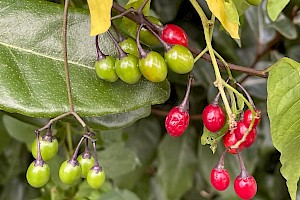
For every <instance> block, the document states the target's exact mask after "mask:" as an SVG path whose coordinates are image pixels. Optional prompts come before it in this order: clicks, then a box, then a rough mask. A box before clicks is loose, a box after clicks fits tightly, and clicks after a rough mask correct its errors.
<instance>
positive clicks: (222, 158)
mask: <svg viewBox="0 0 300 200" xmlns="http://www.w3.org/2000/svg"><path fill="white" fill-rule="evenodd" d="M226 153H227V149H225V151H224V152H223V153H222V155H221V158H220V160H219V162H218V164H217V167H216V168H218V169H220V168H221V169H224V158H225V155H226Z"/></svg>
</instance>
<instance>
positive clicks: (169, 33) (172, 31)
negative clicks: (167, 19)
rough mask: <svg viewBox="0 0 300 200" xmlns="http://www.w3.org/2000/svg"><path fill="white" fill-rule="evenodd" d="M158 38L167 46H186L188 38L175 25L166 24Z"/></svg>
mask: <svg viewBox="0 0 300 200" xmlns="http://www.w3.org/2000/svg"><path fill="white" fill-rule="evenodd" d="M160 37H161V38H162V39H163V40H164V41H165V42H167V43H169V44H180V45H182V46H185V47H187V46H188V37H187V35H186V33H185V31H184V30H183V29H182V28H180V27H179V26H177V25H175V24H167V25H166V26H165V27H164V28H163V30H162V32H161V36H160Z"/></svg>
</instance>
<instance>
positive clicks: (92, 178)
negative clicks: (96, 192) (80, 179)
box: [86, 167, 105, 189]
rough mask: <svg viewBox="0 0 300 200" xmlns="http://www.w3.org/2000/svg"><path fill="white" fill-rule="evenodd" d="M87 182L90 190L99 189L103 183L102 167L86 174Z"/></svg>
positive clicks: (103, 173)
mask: <svg viewBox="0 0 300 200" xmlns="http://www.w3.org/2000/svg"><path fill="white" fill-rule="evenodd" d="M86 180H87V182H88V184H89V186H91V188H94V189H99V188H100V187H101V186H102V185H103V183H104V181H105V172H104V170H103V169H102V167H99V169H97V167H93V168H92V169H91V170H90V171H89V172H88V174H87V179H86Z"/></svg>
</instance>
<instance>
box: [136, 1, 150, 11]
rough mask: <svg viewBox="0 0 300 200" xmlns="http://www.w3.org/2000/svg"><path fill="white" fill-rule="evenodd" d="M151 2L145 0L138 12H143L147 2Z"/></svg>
mask: <svg viewBox="0 0 300 200" xmlns="http://www.w3.org/2000/svg"><path fill="white" fill-rule="evenodd" d="M148 2H149V0H144V2H143V3H142V5H141V6H140V7H139V9H138V11H137V12H138V13H142V12H143V9H144V8H145V6H146V4H147V3H148Z"/></svg>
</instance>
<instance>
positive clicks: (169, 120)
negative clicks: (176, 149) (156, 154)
mask: <svg viewBox="0 0 300 200" xmlns="http://www.w3.org/2000/svg"><path fill="white" fill-rule="evenodd" d="M189 121H190V117H189V113H188V111H187V110H185V109H182V108H181V107H180V106H175V107H174V108H172V109H171V110H170V112H169V114H168V116H167V117H166V121H165V127H166V129H167V131H168V133H169V134H170V135H171V136H173V137H178V136H180V135H182V134H183V133H184V131H185V130H186V129H187V127H188V125H189Z"/></svg>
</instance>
